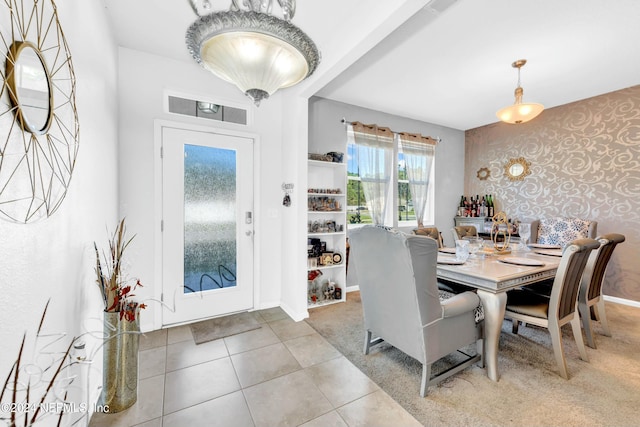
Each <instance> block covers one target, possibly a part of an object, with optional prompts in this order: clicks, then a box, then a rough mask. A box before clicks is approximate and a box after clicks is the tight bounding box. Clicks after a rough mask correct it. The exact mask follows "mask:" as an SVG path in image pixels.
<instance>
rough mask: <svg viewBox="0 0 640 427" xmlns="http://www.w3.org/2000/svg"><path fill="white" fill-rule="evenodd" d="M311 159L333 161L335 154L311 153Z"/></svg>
mask: <svg viewBox="0 0 640 427" xmlns="http://www.w3.org/2000/svg"><path fill="white" fill-rule="evenodd" d="M309 160H315V161H317V162H333V156H332V155H331V154H319V153H309Z"/></svg>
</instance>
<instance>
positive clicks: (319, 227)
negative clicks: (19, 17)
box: [308, 219, 344, 233]
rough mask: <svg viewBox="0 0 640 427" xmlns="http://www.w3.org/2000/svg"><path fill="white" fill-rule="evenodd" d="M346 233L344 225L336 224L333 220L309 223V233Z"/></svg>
mask: <svg viewBox="0 0 640 427" xmlns="http://www.w3.org/2000/svg"><path fill="white" fill-rule="evenodd" d="M342 231H344V226H343V225H342V224H336V222H335V221H334V220H332V219H330V220H326V221H309V222H308V232H309V233H338V232H342Z"/></svg>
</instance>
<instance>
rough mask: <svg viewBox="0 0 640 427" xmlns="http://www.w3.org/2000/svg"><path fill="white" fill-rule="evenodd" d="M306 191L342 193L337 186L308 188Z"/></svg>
mask: <svg viewBox="0 0 640 427" xmlns="http://www.w3.org/2000/svg"><path fill="white" fill-rule="evenodd" d="M307 193H310V194H342V190H341V189H339V188H309V189H308V190H307Z"/></svg>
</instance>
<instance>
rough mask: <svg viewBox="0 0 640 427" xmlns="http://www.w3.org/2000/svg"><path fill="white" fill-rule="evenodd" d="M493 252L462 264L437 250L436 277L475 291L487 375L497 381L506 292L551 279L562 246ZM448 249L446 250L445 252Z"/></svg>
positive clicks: (487, 252)
mask: <svg viewBox="0 0 640 427" xmlns="http://www.w3.org/2000/svg"><path fill="white" fill-rule="evenodd" d="M514 249H518V250H512V251H511V252H510V253H496V252H495V250H493V248H491V249H485V250H483V251H482V252H480V253H478V254H475V255H472V256H471V257H469V258H468V259H467V260H466V261H464V263H462V262H461V261H458V260H457V259H456V257H455V253H450V252H452V251H451V250H447V249H446V248H444V249H443V251H442V252H440V253H438V264H437V277H438V279H443V280H446V281H449V282H453V283H458V284H461V285H465V286H468V287H471V288H474V289H476V290H477V294H478V297H479V298H480V300H481V302H482V305H483V309H484V330H485V341H484V349H485V365H486V368H487V376H488V377H489V378H490V379H491V380H493V381H498V379H499V371H498V343H499V339H500V333H501V331H502V323H503V321H504V314H505V308H506V305H507V291H509V290H511V289H515V288H519V287H521V286H526V285H530V284H532V283H536V282H541V281H544V280H548V279H552V278H554V277H555V275H556V271H557V269H558V265H559V264H560V261H561V259H562V258H561V255H562V251H561V249H555V250H550V249H546V253H545V250H540V251H539V252H541V253H538V252H536V251H534V250H531V249H529V250H525V249H520V248H519V247H518V246H516V248H514ZM448 252H449V253H448Z"/></svg>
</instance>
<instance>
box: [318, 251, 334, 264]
mask: <svg viewBox="0 0 640 427" xmlns="http://www.w3.org/2000/svg"><path fill="white" fill-rule="evenodd" d="M320 265H325V266H326V265H333V253H332V252H325V253H323V254H322V256H320Z"/></svg>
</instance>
